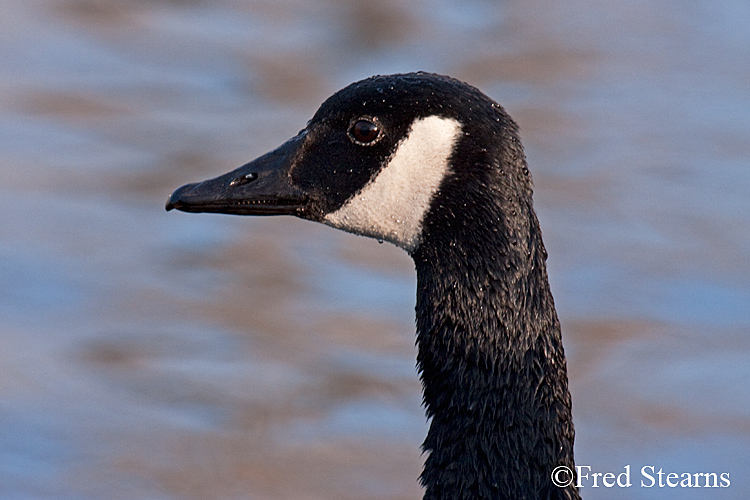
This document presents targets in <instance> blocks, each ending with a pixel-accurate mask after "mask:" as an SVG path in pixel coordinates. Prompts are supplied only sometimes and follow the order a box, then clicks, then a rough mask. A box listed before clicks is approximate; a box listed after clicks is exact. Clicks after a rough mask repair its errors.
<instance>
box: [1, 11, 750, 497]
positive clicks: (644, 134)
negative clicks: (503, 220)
mask: <svg viewBox="0 0 750 500" xmlns="http://www.w3.org/2000/svg"><path fill="white" fill-rule="evenodd" d="M0 7H1V8H2V16H0V113H1V114H0V200H2V205H3V215H2V218H1V220H0V498H7V499H19V500H20V499H23V500H31V499H52V498H54V499H77V500H78V499H165V500H166V499H291V500H294V499H323V498H326V499H407V498H411V499H416V498H421V492H420V488H419V486H418V483H417V476H418V475H419V472H420V470H421V464H422V457H420V452H419V446H420V444H421V441H422V439H423V437H424V435H425V432H426V422H425V417H424V415H423V410H422V408H421V406H420V402H421V399H420V386H419V382H418V378H417V375H416V372H415V368H414V365H415V360H414V355H415V348H414V323H413V314H414V311H413V307H414V288H415V276H414V271H413V267H412V264H411V261H410V260H409V258H408V257H407V255H406V254H405V253H403V252H402V251H400V250H398V249H396V248H395V247H392V246H390V245H388V244H385V245H379V244H378V243H377V242H376V241H372V240H368V239H365V238H359V237H355V236H351V235H347V234H344V233H341V232H337V231H335V230H332V229H329V228H326V227H324V226H321V225H316V224H312V223H309V222H304V221H299V220H296V219H293V218H291V217H288V218H268V219H262V218H241V217H230V216H217V215H188V214H182V213H174V212H172V213H169V214H167V213H166V212H165V211H164V209H163V205H164V202H165V200H166V197H167V196H168V195H169V193H171V191H172V190H173V189H174V188H176V187H177V186H179V185H182V184H184V183H187V182H192V181H197V180H201V179H204V178H207V177H213V176H215V175H217V174H220V173H224V172H226V171H229V170H230V169H233V168H235V167H237V166H239V165H241V164H242V163H244V162H246V161H248V160H250V159H252V158H254V157H256V156H258V155H260V154H262V153H264V152H266V151H267V150H269V149H271V148H273V147H275V146H277V145H279V144H281V143H282V142H283V141H285V140H286V139H287V138H289V137H291V136H292V135H294V134H295V133H296V132H297V131H298V130H299V129H300V128H302V127H303V126H304V124H305V122H306V120H308V119H309V118H310V117H311V116H312V114H313V113H314V111H315V110H316V108H317V106H318V105H319V104H320V103H321V102H322V101H323V100H324V99H325V98H326V97H327V96H328V95H330V94H331V93H333V92H334V91H335V90H338V89H339V88H341V87H343V86H345V85H347V84H349V83H351V82H352V81H355V80H359V79H362V78H365V77H368V76H371V75H372V74H377V73H393V72H406V71H414V70H427V71H433V72H439V73H445V74H450V75H452V76H455V77H457V78H460V79H463V80H466V81H468V82H470V83H472V84H474V85H476V86H478V87H480V88H481V89H482V90H483V91H485V92H486V93H487V94H488V95H490V96H491V97H493V98H494V99H496V100H497V101H499V102H500V103H501V104H503V105H504V106H505V107H506V109H507V110H508V111H509V112H510V113H511V115H512V116H513V117H515V118H516V120H517V121H518V122H519V123H520V126H521V128H522V138H523V141H524V144H525V146H526V150H527V154H528V158H529V163H530V168H531V171H532V174H533V175H534V179H535V185H536V190H535V206H536V208H537V211H538V214H539V218H540V220H541V224H542V228H543V230H544V237H545V242H546V244H547V248H548V250H549V254H550V258H549V274H550V279H551V284H552V291H553V293H554V295H555V298H556V303H557V307H558V312H559V314H560V317H561V321H562V324H563V337H564V342H565V346H566V352H567V355H568V365H569V371H570V378H571V390H572V395H573V405H574V417H575V424H576V430H577V440H576V461H577V463H578V464H579V465H588V466H590V467H591V470H592V471H600V472H609V471H612V472H615V473H620V472H622V471H623V470H624V467H625V466H626V465H630V466H631V468H632V476H633V482H634V483H635V484H634V485H633V486H632V487H630V488H618V487H614V488H603V487H599V488H592V487H585V488H584V489H583V494H584V498H586V499H600V498H610V499H646V498H649V499H652V498H657V499H662V498H664V499H680V500H682V499H708V498H711V499H744V498H747V496H746V495H747V492H748V491H750V389H748V383H749V382H750V194H749V193H750V133H749V131H750V4H749V3H748V2H746V1H745V0H726V1H723V2H711V1H708V0H703V1H693V2H682V1H677V0H671V1H670V0H662V1H657V2H655V1H646V0H603V1H597V2H594V1H586V0H573V1H569V2H555V1H551V0H526V1H523V2H521V1H516V0H506V1H498V0H492V1H491V0H468V1H464V2H449V1H446V0H418V1H413V2H399V1H397V0H385V1H380V0H377V1H375V0H374V1H371V2H363V1H356V2H346V1H343V0H317V1H307V0H305V1H302V0H253V1H240V0H218V1H211V2H208V1H202V0H134V1H130V2H116V1H107V0H31V1H12V0H3V1H0ZM649 465H651V466H654V467H655V470H658V469H659V468H662V469H663V470H664V471H665V472H677V473H683V472H690V473H698V472H716V473H721V472H726V473H728V474H729V475H730V476H729V477H730V479H731V485H730V486H729V487H727V488H715V489H706V488H702V489H686V488H669V487H665V488H659V487H654V488H642V487H640V484H639V482H640V476H639V473H638V471H639V470H640V468H641V467H643V466H649Z"/></svg>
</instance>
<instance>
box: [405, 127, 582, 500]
mask: <svg viewBox="0 0 750 500" xmlns="http://www.w3.org/2000/svg"><path fill="white" fill-rule="evenodd" d="M516 142H517V141H516ZM510 143H513V140H511V142H510ZM505 157H506V159H508V160H509V161H508V163H507V164H506V167H507V168H501V167H502V166H496V168H492V169H491V170H490V171H489V172H488V173H485V174H482V175H477V172H473V173H471V175H469V176H468V177H466V178H461V177H462V175H461V172H460V171H457V172H456V173H455V174H454V175H453V177H452V182H453V184H451V181H449V182H447V183H445V184H444V185H443V186H442V188H441V195H440V200H441V202H440V203H435V204H434V206H433V207H432V209H431V213H430V218H429V220H428V221H425V227H424V231H423V243H422V245H421V246H420V247H419V248H418V249H417V250H416V251H415V252H414V254H413V255H412V256H413V258H414V261H415V265H416V269H417V306H416V310H417V344H418V347H419V353H418V360H417V361H418V366H419V370H420V373H421V378H422V383H423V387H424V404H425V407H426V411H427V414H428V416H429V417H430V418H431V425H430V430H429V433H428V435H427V439H426V441H425V443H424V446H423V448H424V450H425V451H426V452H428V453H429V455H428V456H427V459H426V462H425V468H424V472H423V474H422V477H421V480H422V484H423V485H424V486H425V488H426V490H425V496H424V498H425V499H430V500H432V499H451V500H458V499H472V500H477V499H513V500H518V499H522V498H528V499H563V498H564V499H571V498H579V496H578V492H577V490H576V489H575V487H574V486H571V487H569V488H558V487H557V486H555V485H554V484H552V482H551V478H550V476H551V473H552V470H553V469H554V468H555V467H556V466H558V465H565V466H568V467H570V468H571V469H573V467H574V463H573V439H574V431H573V424H572V419H571V400H570V393H569V392H568V379H567V373H566V363H565V355H564V352H563V346H562V340H561V334H560V323H559V321H558V318H557V314H556V312H555V307H554V303H553V300H552V295H551V293H550V289H549V284H548V280H547V271H546V265H545V258H546V252H545V250H544V245H543V243H542V238H541V231H540V229H539V223H538V221H537V218H536V215H535V214H534V211H533V208H532V204H531V182H530V179H529V178H528V170H526V168H525V160H524V158H523V152H522V150H521V149H520V143H518V151H517V154H513V153H512V152H510V153H509V152H507V151H506V152H505ZM506 170H507V171H506ZM450 200H461V202H458V201H456V202H451V201H450Z"/></svg>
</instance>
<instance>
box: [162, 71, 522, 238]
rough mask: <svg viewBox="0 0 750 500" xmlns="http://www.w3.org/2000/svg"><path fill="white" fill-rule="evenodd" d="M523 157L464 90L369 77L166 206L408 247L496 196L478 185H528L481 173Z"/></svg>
mask: <svg viewBox="0 0 750 500" xmlns="http://www.w3.org/2000/svg"><path fill="white" fill-rule="evenodd" d="M522 158H523V151H522V149H521V147H520V143H519V142H518V141H517V139H516V126H515V124H514V123H513V121H512V120H511V119H510V118H509V117H508V115H507V114H506V113H505V112H504V110H503V109H502V108H501V107H500V106H499V105H498V104H497V103H495V102H494V101H492V100H491V99H489V98H488V97H486V96H485V95H484V94H482V93H481V92H479V91H478V90H477V89H475V88H474V87H471V86H469V85H467V84H465V83H463V82H460V81H458V80H455V79H452V78H449V77H445V76H440V75H434V74H429V73H411V74H404V75H390V76H377V77H373V78H369V79H367V80H363V81H360V82H357V83H354V84H352V85H349V86H348V87H346V88H344V89H342V90H341V91H339V92H337V93H335V94H334V95H333V96H331V97H330V98H329V99H327V100H326V101H325V102H324V103H323V104H322V105H321V107H320V108H319V109H318V111H317V112H316V113H315V115H314V116H313V118H312V119H311V120H310V121H309V122H308V123H307V126H306V127H305V128H304V129H303V130H301V131H300V132H299V133H298V134H297V135H296V136H295V137H293V138H291V139H289V140H288V141H287V142H286V143H284V144H283V145H281V146H280V147H279V148H277V149H276V150H274V151H272V152H269V153H267V154H265V155H263V156H261V157H259V158H257V159H255V160H253V161H251V162H249V163H247V164H245V165H243V166H241V167H239V168H238V169H236V170H233V171H231V172H229V173H227V174H224V175H221V176H219V177H217V178H214V179H210V180H206V181H203V182H199V183H194V184H188V185H185V186H182V187H180V188H179V189H177V190H176V191H175V192H174V193H173V194H172V195H171V196H170V197H169V200H168V201H167V205H166V208H167V210H171V209H177V210H181V211H184V212H215V213H225V214H236V215H294V216H297V217H301V218H304V219H309V220H313V221H317V222H322V223H324V224H326V225H329V226H332V227H335V228H338V229H342V230H344V231H348V232H350V233H355V234H359V235H363V236H369V237H372V238H377V239H378V240H385V241H389V242H391V243H393V244H395V245H397V246H399V247H401V248H403V249H405V250H406V251H407V252H409V253H413V252H414V251H415V250H416V249H417V248H418V247H419V246H420V244H421V243H422V242H423V241H424V240H425V237H426V236H428V234H427V232H428V231H427V230H428V228H427V227H426V221H428V220H430V219H432V220H433V221H434V222H437V223H438V225H440V222H441V221H440V219H444V220H443V221H442V222H447V223H448V224H449V223H450V219H453V220H455V219H456V217H459V216H460V215H461V214H462V212H466V211H467V210H466V208H467V207H469V211H471V210H472V207H473V208H478V207H476V204H480V205H481V204H482V203H485V202H487V198H488V195H489V197H491V198H497V196H495V195H496V194H497V193H487V187H488V186H490V185H491V186H494V187H493V189H494V188H497V187H498V186H502V185H505V187H506V188H508V190H511V191H518V190H519V189H520V190H521V191H523V190H525V189H530V182H529V181H528V180H527V179H524V178H523V175H521V176H517V177H518V178H517V179H508V180H506V181H505V182H492V181H491V178H492V177H496V176H497V175H498V174H500V173H502V169H503V168H504V169H506V170H510V174H511V177H512V176H513V175H514V174H517V173H518V172H520V171H521V170H522V169H521V168H520V167H518V164H519V159H522ZM513 170H515V172H514V171H513ZM527 173H528V171H527V170H526V174H527ZM516 181H517V182H516ZM510 194H511V196H510V198H512V199H514V200H515V199H517V198H519V195H522V194H523V193H518V192H513V193H510ZM501 198H502V196H501ZM504 198H505V199H506V200H507V199H508V198H509V196H504ZM439 212H442V213H439ZM463 217H468V214H466V215H464V216H463ZM446 218H447V219H446Z"/></svg>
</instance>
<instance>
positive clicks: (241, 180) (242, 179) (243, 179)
mask: <svg viewBox="0 0 750 500" xmlns="http://www.w3.org/2000/svg"><path fill="white" fill-rule="evenodd" d="M257 178H258V174H257V173H255V172H250V173H249V174H245V175H241V176H239V177H235V178H234V179H232V181H231V182H230V183H229V187H237V186H242V185H243V184H247V183H248V182H253V181H254V180H255V179H257Z"/></svg>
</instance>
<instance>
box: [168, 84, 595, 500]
mask: <svg viewBox="0 0 750 500" xmlns="http://www.w3.org/2000/svg"><path fill="white" fill-rule="evenodd" d="M166 208H167V210H171V209H173V208H175V209H178V210H182V211H185V212H217V213H227V214H238V215H284V214H286V215H295V216H297V217H301V218H303V219H309V220H313V221H317V222H322V223H324V224H327V225H329V226H332V227H335V228H339V229H343V230H344V231H348V232H350V233H354V234H360V235H364V236H370V237H373V238H377V239H379V240H386V241H389V242H391V243H393V244H395V245H397V246H399V247H401V248H403V249H404V250H406V251H407V252H408V253H409V254H410V255H411V256H412V258H413V259H414V264H415V267H416V271H417V303H416V323H417V344H418V348H419V350H418V356H417V365H418V368H419V372H420V375H421V380H422V385H423V389H424V405H425V408H426V412H427V415H428V416H429V417H430V418H431V422H430V428H429V432H428V434H427V438H426V440H425V442H424V445H423V449H424V451H426V452H427V453H428V454H427V458H426V461H425V465H424V471H423V473H422V475H421V478H420V479H421V482H422V485H423V486H424V487H425V494H424V498H425V499H451V500H456V499H472V500H477V499H513V500H518V499H524V498H525V499H575V498H580V497H579V493H578V490H577V489H576V486H575V481H572V483H571V484H569V485H567V486H564V487H558V486H556V485H555V484H554V482H553V481H552V478H551V475H552V473H553V470H554V469H555V468H556V467H559V466H565V467H567V468H568V470H569V471H574V470H575V469H574V462H573V439H574V431H573V423H572V419H571V400H570V393H569V392H568V379H567V373H566V362H565V355H564V353H563V345H562V340H561V334H560V323H559V321H558V318H557V313H556V312H555V307H554V302H553V300H552V295H551V293H550V289H549V283H548V280H547V271H546V265H545V260H546V251H545V249H544V244H543V243H542V234H541V231H540V229H539V222H538V220H537V217H536V214H535V213H534V210H533V206H532V184H531V177H530V175H529V171H528V169H527V166H526V158H525V156H524V152H523V147H522V145H521V142H520V140H519V138H518V127H517V125H516V124H515V122H514V121H513V120H512V119H511V118H510V117H509V116H508V115H507V114H506V112H505V111H504V110H503V108H502V107H501V106H500V105H498V104H497V103H496V102H494V101H493V100H492V99H490V98H489V97H487V96H485V95H484V94H482V93H481V92H480V91H479V90H477V89H475V88H474V87H472V86H469V85H467V84H465V83H462V82H460V81H458V80H455V79H452V78H449V77H445V76H440V75H434V74H429V73H421V72H420V73H410V74H402V75H391V76H376V77H372V78H369V79H366V80H363V81H360V82H357V83H354V84H351V85H349V86H348V87H346V88H344V89H343V90H341V91H339V92H337V93H336V94H334V95H333V96H331V97H330V98H328V99H327V100H326V101H325V102H324V103H323V104H322V105H321V107H320V109H318V111H317V112H316V113H315V116H313V118H312V120H310V121H309V122H308V124H307V126H306V127H305V128H304V129H303V130H302V131H301V132H300V133H299V134H297V135H296V136H295V137H293V138H292V139H290V140H289V141H287V142H286V143H284V144H283V145H282V146H280V147H279V148H278V149H276V150H275V151H272V152H270V153H267V154H265V155H263V156H261V157H260V158H258V159H256V160H253V161H251V162H250V163H248V164H246V165H244V166H242V167H240V168H238V169H236V170H234V171H232V172H229V173H227V174H224V175H222V176H220V177H217V178H215V179H211V180H207V181H204V182H200V183H196V184H188V185H186V186H182V187H181V188H179V189H177V190H176V191H175V192H174V193H173V194H172V196H170V198H169V200H168V201H167V205H166ZM569 477H570V479H571V480H572V479H574V478H575V475H574V472H571V473H570V476H569ZM558 479H559V477H558Z"/></svg>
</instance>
